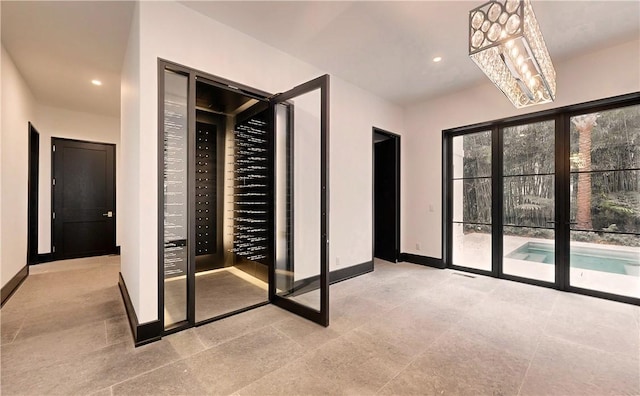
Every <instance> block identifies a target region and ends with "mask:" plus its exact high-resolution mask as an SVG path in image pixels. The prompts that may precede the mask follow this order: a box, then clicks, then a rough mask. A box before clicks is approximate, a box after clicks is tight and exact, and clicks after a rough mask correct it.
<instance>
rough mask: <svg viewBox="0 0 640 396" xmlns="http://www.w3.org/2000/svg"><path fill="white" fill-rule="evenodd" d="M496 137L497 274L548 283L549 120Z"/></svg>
mask: <svg viewBox="0 0 640 396" xmlns="http://www.w3.org/2000/svg"><path fill="white" fill-rule="evenodd" d="M502 138H503V177H502V179H503V180H502V182H503V197H502V200H503V201H502V205H503V236H502V244H503V252H504V257H503V263H502V272H503V273H504V274H507V275H514V276H518V277H523V278H528V279H535V280H541V281H546V282H554V281H555V154H554V153H555V121H553V120H551V121H543V122H538V123H534V124H526V125H517V126H513V127H509V128H504V129H503V131H502Z"/></svg>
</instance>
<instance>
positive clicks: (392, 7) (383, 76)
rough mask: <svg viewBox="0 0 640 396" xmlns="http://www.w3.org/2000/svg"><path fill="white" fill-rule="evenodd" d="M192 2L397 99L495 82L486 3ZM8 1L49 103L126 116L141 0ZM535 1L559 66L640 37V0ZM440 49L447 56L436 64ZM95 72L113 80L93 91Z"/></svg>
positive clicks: (6, 31)
mask: <svg viewBox="0 0 640 396" xmlns="http://www.w3.org/2000/svg"><path fill="white" fill-rule="evenodd" d="M182 3H183V4H184V5H185V6H187V7H190V8H192V9H194V10H196V11H198V12H201V13H203V14H205V15H207V16H209V17H211V18H213V19H216V20H218V21H220V22H221V23H224V24H226V25H228V26H231V27H233V28H235V29H237V30H240V31H242V32H244V33H246V34H248V35H250V36H253V37H255V38H256V39H258V40H260V41H262V42H264V43H266V44H268V45H271V46H273V47H275V48H278V49H280V50H282V51H284V52H287V53H289V54H291V55H293V56H295V57H297V58H299V59H302V60H304V61H306V62H308V63H310V64H313V65H315V66H317V67H318V68H320V69H322V70H325V71H326V72H328V73H330V74H333V75H335V76H338V77H340V78H342V79H344V80H347V81H349V82H351V83H353V84H354V85H357V86H359V87H361V88H363V89H365V90H368V91H370V92H372V93H374V94H375V95H377V96H379V97H382V98H385V99H387V100H389V101H392V102H394V103H397V104H399V105H406V104H409V103H412V102H415V101H419V100H424V99H429V98H432V97H435V96H437V95H441V94H443V93H446V92H451V91H455V90H459V89H462V88H464V87H466V86H469V85H472V84H477V83H479V82H481V81H485V78H484V77H483V75H482V72H481V71H480V70H479V69H478V68H477V67H476V66H475V65H474V64H473V62H472V61H471V60H470V59H469V58H468V56H467V45H468V42H467V29H468V12H469V10H470V9H472V8H474V7H476V6H478V5H480V4H482V3H483V1H472V2H468V1H417V2H416V1H409V2H404V1H376V2H368V1H354V2H336V1H319V2H315V1H314V2H312V1H283V2H274V1H185V2H182ZM1 6H2V42H3V44H4V45H5V48H6V49H7V51H8V52H9V53H10V54H11V56H12V58H13V59H14V61H15V62H16V64H17V66H18V68H19V69H20V70H21V71H22V74H23V76H24V78H25V79H26V81H27V82H28V84H29V85H30V87H31V88H32V90H33V93H34V95H35V96H36V98H37V99H38V100H39V101H40V102H42V103H46V104H51V105H55V106H60V107H67V108H71V109H76V110H82V111H90V112H94V113H100V114H109V115H116V116H117V115H118V114H119V100H120V91H119V90H120V78H119V73H120V68H121V65H122V60H123V57H124V53H125V50H126V44H127V37H128V34H129V26H130V21H131V15H132V10H133V3H131V2H117V1H108V2H95V1H90V2H57V1H55V2H24V1H17V2H12V1H6V0H3V1H2V2H1ZM533 6H534V10H535V12H536V16H537V17H538V21H539V23H540V27H541V30H542V32H543V34H544V36H545V40H546V43H547V46H548V48H549V52H550V54H551V56H552V58H553V59H554V61H556V62H557V61H559V60H562V59H564V58H568V57H572V56H575V55H576V54H579V53H582V52H586V51H590V50H593V49H596V48H600V47H605V46H608V45H611V44H613V43H617V42H623V41H626V40H630V39H633V38H637V37H639V36H640V2H638V1H622V2H615V1H543V0H539V1H534V4H533ZM25 27H28V29H25ZM435 56H441V57H442V58H443V60H442V62H439V63H434V62H432V59H433V58H434V57H435ZM210 72H212V73H214V74H215V70H211V71H210ZM93 78H99V79H101V80H102V81H103V82H104V85H103V86H102V87H94V86H92V85H91V84H90V80H91V79H93Z"/></svg>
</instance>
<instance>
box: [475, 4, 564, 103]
mask: <svg viewBox="0 0 640 396" xmlns="http://www.w3.org/2000/svg"><path fill="white" fill-rule="evenodd" d="M469 57H470V58H471V59H472V60H473V61H474V62H475V63H476V64H477V65H478V67H480V69H481V70H482V71H483V72H484V73H485V74H486V75H487V77H489V79H490V80H491V81H492V82H493V83H494V84H495V85H496V86H497V87H498V88H499V89H500V90H501V91H502V92H503V93H504V94H505V95H506V96H507V98H509V100H510V101H511V103H513V105H514V106H515V107H517V108H521V107H526V106H531V105H535V104H542V103H548V102H552V101H553V100H554V99H555V97H556V72H555V70H554V68H553V64H552V63H551V57H550V56H549V51H547V46H546V45H545V43H544V39H543V38H542V33H541V32H540V27H539V26H538V21H537V20H536V17H535V15H534V13H533V8H532V7H531V2H530V0H492V1H489V2H488V3H485V4H483V5H481V6H479V7H477V8H474V9H473V10H471V11H470V12H469Z"/></svg>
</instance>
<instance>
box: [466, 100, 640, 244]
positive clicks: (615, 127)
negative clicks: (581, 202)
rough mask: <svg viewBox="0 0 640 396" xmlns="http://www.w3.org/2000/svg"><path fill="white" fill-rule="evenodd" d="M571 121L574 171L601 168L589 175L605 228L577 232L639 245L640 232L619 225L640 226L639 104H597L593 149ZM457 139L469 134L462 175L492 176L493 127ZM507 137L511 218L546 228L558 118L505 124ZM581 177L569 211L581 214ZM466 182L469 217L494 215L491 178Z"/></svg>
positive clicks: (529, 232) (506, 202) (594, 211)
mask: <svg viewBox="0 0 640 396" xmlns="http://www.w3.org/2000/svg"><path fill="white" fill-rule="evenodd" d="M570 125H571V130H570V156H571V158H572V159H573V161H572V162H571V164H572V172H575V171H577V170H580V171H596V172H593V173H589V179H588V180H590V183H591V185H590V187H591V220H592V225H593V230H594V231H596V232H600V234H598V233H596V232H588V233H587V232H585V233H576V236H577V238H585V241H591V242H596V243H613V244H619V245H625V246H638V245H639V244H640V242H639V240H640V237H637V236H635V235H625V234H619V233H640V171H633V170H632V171H627V169H639V168H640V105H635V106H628V107H623V108H618V109H612V110H606V111H601V112H599V117H598V119H597V121H596V125H595V126H594V127H593V129H592V130H591V133H590V138H591V150H590V152H589V153H584V152H580V147H579V141H580V132H579V131H578V130H577V128H576V127H575V125H574V124H573V123H570ZM458 139H463V143H462V149H463V152H464V155H463V160H462V162H463V176H465V177H477V176H490V175H491V134H490V132H481V133H476V134H471V135H465V136H461V137H459V138H458ZM502 140H503V174H504V176H505V177H504V180H503V183H504V188H503V194H504V197H503V206H504V213H503V218H504V222H505V224H513V225H519V226H524V227H545V228H548V227H549V222H550V221H553V220H555V218H554V217H555V215H554V205H555V185H554V183H555V177H554V176H553V175H545V173H549V174H553V173H554V171H555V122H554V121H544V122H539V123H534V124H527V125H518V126H513V127H508V128H505V129H504V131H503V139H502ZM589 159H590V160H591V165H590V169H583V168H580V169H578V168H577V166H578V164H581V165H580V166H588V160H589ZM582 183H584V179H583V181H582ZM579 184H580V183H579V181H578V174H577V173H572V175H571V188H570V193H571V213H570V217H571V219H575V218H576V210H577V205H578V203H577V193H578V189H579V188H584V186H580V185H579ZM462 187H463V191H464V192H463V217H464V221H473V222H491V202H492V197H491V184H490V180H489V179H475V180H465V181H464V182H463V186H462ZM465 231H468V232H483V231H485V230H481V231H478V230H477V229H469V230H467V229H465ZM547 231H548V230H544V229H535V230H534V229H531V228H509V231H508V232H509V233H512V234H513V235H523V236H531V237H534V236H541V237H544V235H546V234H548V232H547ZM505 233H507V230H506V228H505ZM545 233H546V234H545ZM551 233H553V232H552V231H551ZM578 235H580V236H578ZM549 237H553V235H550V236H549Z"/></svg>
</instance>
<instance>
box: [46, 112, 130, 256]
mask: <svg viewBox="0 0 640 396" xmlns="http://www.w3.org/2000/svg"><path fill="white" fill-rule="evenodd" d="M36 111H37V118H38V122H37V123H34V126H35V128H36V129H37V130H38V133H40V156H39V157H40V164H39V180H38V182H39V188H38V190H39V196H38V253H50V252H51V137H57V138H67V139H78V140H85V141H90V142H97V143H113V144H116V205H117V204H118V202H120V190H121V186H120V175H121V172H120V161H119V160H118V158H119V157H118V154H119V150H120V119H119V118H116V117H109V116H102V115H96V114H90V113H83V112H77V111H71V110H66V109H61V108H57V107H51V106H44V105H37V107H36ZM121 223H122V221H121V219H120V216H119V210H118V207H116V227H117V230H116V244H118V242H119V238H120V229H121Z"/></svg>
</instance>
